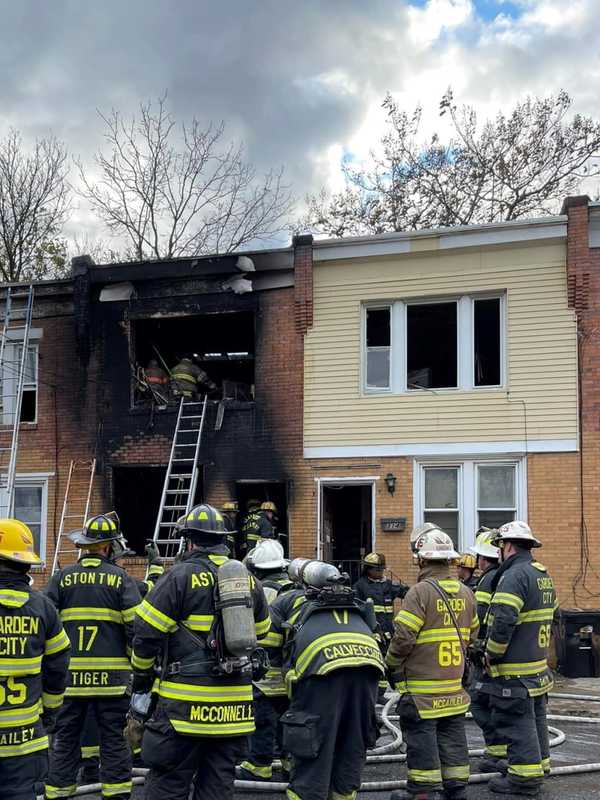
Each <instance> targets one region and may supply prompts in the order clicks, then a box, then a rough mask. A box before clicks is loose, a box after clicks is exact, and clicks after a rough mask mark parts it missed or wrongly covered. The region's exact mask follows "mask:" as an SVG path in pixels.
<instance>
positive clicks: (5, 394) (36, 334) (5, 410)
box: [0, 328, 44, 425]
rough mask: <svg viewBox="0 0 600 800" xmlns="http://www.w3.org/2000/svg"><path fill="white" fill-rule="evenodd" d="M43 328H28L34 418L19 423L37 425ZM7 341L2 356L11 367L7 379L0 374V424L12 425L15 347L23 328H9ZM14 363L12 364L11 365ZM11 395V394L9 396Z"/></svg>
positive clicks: (16, 371)
mask: <svg viewBox="0 0 600 800" xmlns="http://www.w3.org/2000/svg"><path fill="white" fill-rule="evenodd" d="M43 335H44V330H43V328H30V329H29V342H28V347H29V349H34V348H35V384H34V383H30V384H29V386H30V389H28V391H31V390H32V389H33V388H35V395H36V397H35V419H33V420H28V421H27V422H19V424H20V425H37V422H38V413H39V407H40V347H39V343H40V340H41V339H42V338H43ZM7 339H8V341H7V342H6V345H5V350H4V358H5V361H7V362H8V363H10V364H11V369H10V370H9V372H10V374H9V375H8V379H7V380H4V379H3V378H4V376H3V375H0V379H1V380H0V383H1V388H0V391H1V393H2V408H1V410H0V424H2V425H12V424H13V423H14V401H15V397H14V395H16V392H17V382H18V377H19V366H17V364H16V361H17V358H16V351H17V347H18V346H19V345H21V344H22V343H23V329H22V328H18V329H15V330H14V331H11V330H9V331H8V335H7ZM13 365H14V366H13ZM26 386H27V383H26V382H25V383H24V385H23V391H25V387H26ZM11 395H12V396H11Z"/></svg>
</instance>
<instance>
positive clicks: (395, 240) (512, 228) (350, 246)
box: [313, 216, 567, 261]
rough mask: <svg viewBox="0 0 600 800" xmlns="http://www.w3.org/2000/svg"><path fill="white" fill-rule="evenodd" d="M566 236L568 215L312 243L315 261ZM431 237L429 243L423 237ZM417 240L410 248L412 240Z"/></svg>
mask: <svg viewBox="0 0 600 800" xmlns="http://www.w3.org/2000/svg"><path fill="white" fill-rule="evenodd" d="M566 237H567V217H566V216H556V217H541V218H539V219H530V220H515V221H512V222H498V223H493V224H488V225H461V226H457V227H456V228H438V229H432V230H422V231H410V232H407V233H382V234H378V235H375V236H356V237H348V238H347V239H320V240H319V239H317V240H316V241H315V242H314V245H313V260H314V261H336V260H347V259H351V258H367V257H369V256H387V255H401V254H403V253H411V252H424V251H428V250H450V249H455V248H463V247H482V246H486V245H487V246H491V245H500V244H512V243H519V242H528V241H544V240H546V241H547V240H564V239H566ZM427 239H430V240H431V246H430V247H428V246H427V243H426V240H427ZM413 241H415V242H417V241H418V242H419V246H418V248H416V249H415V250H414V251H413V247H412V242H413Z"/></svg>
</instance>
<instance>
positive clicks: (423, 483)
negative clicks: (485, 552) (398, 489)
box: [414, 459, 527, 551]
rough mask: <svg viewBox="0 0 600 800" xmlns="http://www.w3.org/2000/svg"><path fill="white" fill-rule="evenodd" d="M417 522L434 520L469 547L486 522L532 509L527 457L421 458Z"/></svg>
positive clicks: (416, 478) (461, 546) (506, 519)
mask: <svg viewBox="0 0 600 800" xmlns="http://www.w3.org/2000/svg"><path fill="white" fill-rule="evenodd" d="M414 482H415V484H414V515H415V524H416V525H418V524H420V523H422V522H434V523H435V524H436V525H439V526H440V528H442V529H443V530H445V531H446V533H448V534H449V536H451V537H452V540H453V541H454V543H455V545H456V547H458V548H459V550H461V551H464V550H465V549H466V548H467V547H469V545H471V544H473V542H474V540H475V533H476V531H477V530H478V529H479V528H480V527H481V526H482V525H485V526H486V527H487V528H497V527H499V526H500V525H502V524H503V523H505V522H510V521H511V520H513V519H523V518H524V517H526V514H527V507H526V506H527V497H526V476H525V461H524V460H523V459H519V460H514V461H487V460H486V461H475V460H461V461H459V462H454V463H448V462H425V461H415V474H414Z"/></svg>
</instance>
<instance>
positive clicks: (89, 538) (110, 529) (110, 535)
mask: <svg viewBox="0 0 600 800" xmlns="http://www.w3.org/2000/svg"><path fill="white" fill-rule="evenodd" d="M69 538H70V539H71V541H72V542H73V543H74V544H76V545H80V546H84V545H86V544H102V543H103V542H113V541H115V539H120V538H121V526H120V524H119V518H118V517H116V514H98V515H97V516H96V517H90V518H89V519H88V520H87V522H86V523H85V525H84V526H83V528H81V529H80V530H77V531H72V532H71V533H70V534H69Z"/></svg>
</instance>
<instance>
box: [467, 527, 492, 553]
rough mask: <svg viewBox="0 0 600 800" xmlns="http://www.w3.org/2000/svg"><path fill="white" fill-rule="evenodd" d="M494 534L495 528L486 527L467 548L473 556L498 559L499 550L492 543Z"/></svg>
mask: <svg viewBox="0 0 600 800" xmlns="http://www.w3.org/2000/svg"><path fill="white" fill-rule="evenodd" d="M495 536H496V531H495V530H491V529H489V528H486V529H485V530H484V531H482V532H481V533H478V534H477V538H476V539H475V544H474V546H473V547H469V550H470V551H471V552H472V553H473V555H475V556H482V557H483V558H489V559H495V560H498V559H499V558H500V550H499V548H498V547H494V545H493V544H492V542H493V541H494V537H495Z"/></svg>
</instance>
